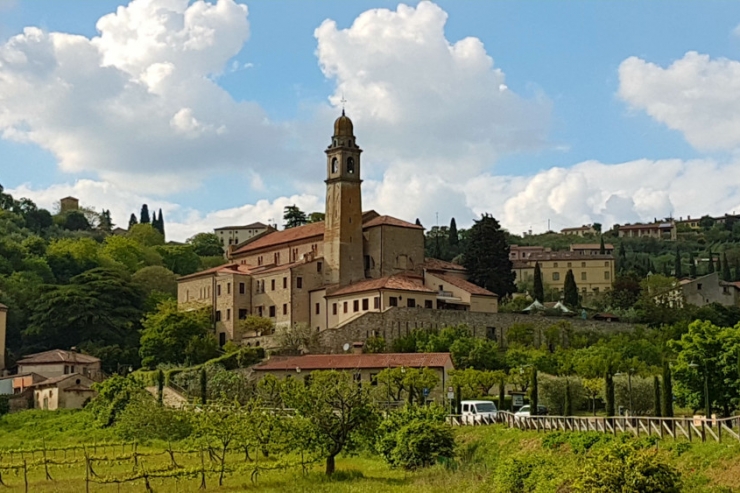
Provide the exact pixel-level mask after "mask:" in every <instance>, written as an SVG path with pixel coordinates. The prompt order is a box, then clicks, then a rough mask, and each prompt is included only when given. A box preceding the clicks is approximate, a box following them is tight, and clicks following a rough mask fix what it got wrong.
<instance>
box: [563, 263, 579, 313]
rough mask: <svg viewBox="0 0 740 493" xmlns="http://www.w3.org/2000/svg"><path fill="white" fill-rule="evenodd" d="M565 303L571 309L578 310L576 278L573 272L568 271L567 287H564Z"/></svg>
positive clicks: (566, 277)
mask: <svg viewBox="0 0 740 493" xmlns="http://www.w3.org/2000/svg"><path fill="white" fill-rule="evenodd" d="M563 301H564V302H565V304H566V305H568V306H569V307H571V308H578V306H579V304H580V303H579V302H578V286H577V285H576V278H575V276H574V275H573V270H572V269H568V273H567V274H565V285H564V286H563Z"/></svg>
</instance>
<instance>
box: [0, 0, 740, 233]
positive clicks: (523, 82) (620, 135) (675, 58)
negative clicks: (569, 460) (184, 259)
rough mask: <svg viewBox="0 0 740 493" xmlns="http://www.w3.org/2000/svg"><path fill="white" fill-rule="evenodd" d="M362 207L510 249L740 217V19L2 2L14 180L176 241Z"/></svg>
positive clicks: (683, 9) (46, 197)
mask: <svg viewBox="0 0 740 493" xmlns="http://www.w3.org/2000/svg"><path fill="white" fill-rule="evenodd" d="M342 99H344V100H345V101H346V103H345V109H346V112H347V115H348V116H349V117H350V118H352V120H353V122H354V128H355V135H356V138H357V143H358V145H360V147H362V149H363V151H364V152H363V154H362V163H363V166H362V169H363V179H364V183H363V208H364V209H365V210H369V209H375V210H376V211H378V212H379V213H381V214H389V215H393V216H396V217H399V218H402V219H405V220H408V221H414V220H415V219H416V218H419V219H420V220H421V222H422V224H423V225H424V226H425V227H427V228H429V227H431V226H434V225H435V224H440V225H447V224H449V221H450V219H451V218H452V217H454V218H455V219H456V222H457V224H458V226H459V227H469V226H470V225H471V224H472V223H473V221H474V220H475V219H476V218H478V217H480V215H481V214H483V213H490V214H492V215H493V216H494V217H496V218H497V219H499V221H500V222H501V223H502V225H503V226H504V227H506V228H507V229H509V230H510V231H511V232H513V233H517V234H521V233H522V232H524V231H529V230H532V231H534V232H542V231H545V230H547V228H548V225H549V227H550V228H551V229H552V230H555V231H557V230H560V229H561V228H565V227H573V226H579V225H581V224H589V223H594V222H599V223H602V224H603V225H604V226H605V227H606V228H608V227H611V226H612V225H613V224H615V223H627V222H637V221H652V220H654V219H656V218H657V219H662V218H664V217H669V216H672V217H675V218H679V217H686V216H694V217H697V216H701V215H704V214H710V215H722V214H725V213H732V212H738V213H740V2H735V1H733V2H730V1H708V0H703V1H696V2H692V1H688V0H686V1H682V2H672V1H658V0H655V1H650V2H617V1H606V0H605V1H589V2H587V1H567V2H549V1H545V0H540V1H527V2H521V1H514V0H512V1H495V2H493V1H492V2H478V1H473V0H455V1H443V0H439V1H437V2H429V1H422V2H418V3H417V2H408V3H398V2H388V1H384V0H376V1H365V0H358V1H352V2H348V1H329V0H322V1H310V0H305V1H300V2H299V1H295V0H293V1H281V0H270V1H267V0H255V1H247V2H243V1H239V0H210V1H202V0H196V1H187V0H133V1H130V2H120V1H115V0H96V1H95V2H86V1H82V0H75V1H71V0H64V1H61V0H33V1H31V0H0V184H2V185H3V186H4V187H5V189H6V191H8V192H10V193H12V194H13V195H14V196H15V197H16V198H21V197H28V198H31V199H32V200H34V201H35V202H36V203H37V204H39V205H40V206H43V207H46V208H50V209H53V208H54V206H55V204H57V203H58V200H59V199H60V198H62V197H65V196H68V195H72V196H75V197H78V198H79V199H80V201H81V204H82V205H83V206H87V207H93V208H95V209H96V210H102V209H109V210H110V211H111V213H112V216H113V221H114V222H115V223H117V224H118V225H120V226H123V227H126V226H127V224H128V217H129V215H130V214H131V213H132V212H138V210H139V209H140V207H141V205H142V204H143V203H146V204H148V205H149V208H150V209H159V208H161V209H162V210H163V211H164V216H165V222H166V227H167V235H168V239H172V240H177V241H183V240H185V239H186V238H188V237H190V236H192V235H193V234H195V233H198V232H201V231H209V230H212V229H213V228H215V227H221V226H226V225H235V224H248V223H251V222H254V221H262V222H270V223H273V222H275V223H282V211H283V208H284V207H285V206H286V205H292V204H295V205H298V206H299V207H300V208H301V209H302V210H304V211H306V212H313V211H321V210H323V203H324V187H325V186H324V183H323V180H324V179H325V176H324V175H325V172H326V164H325V159H326V157H325V155H324V153H323V150H324V149H325V148H326V146H327V145H328V144H329V142H330V138H331V134H332V122H333V120H334V119H335V118H336V117H337V116H339V114H340V113H341V110H342V103H341V100H342Z"/></svg>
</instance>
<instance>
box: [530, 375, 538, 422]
mask: <svg viewBox="0 0 740 493" xmlns="http://www.w3.org/2000/svg"><path fill="white" fill-rule="evenodd" d="M539 393H540V389H539V385H538V384H537V368H532V386H531V387H530V394H529V414H530V415H531V416H536V415H537V414H538V411H539V408H538V406H539Z"/></svg>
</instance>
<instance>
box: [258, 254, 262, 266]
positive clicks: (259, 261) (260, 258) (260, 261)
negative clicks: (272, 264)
mask: <svg viewBox="0 0 740 493" xmlns="http://www.w3.org/2000/svg"><path fill="white" fill-rule="evenodd" d="M257 265H262V255H260V256H259V257H257Z"/></svg>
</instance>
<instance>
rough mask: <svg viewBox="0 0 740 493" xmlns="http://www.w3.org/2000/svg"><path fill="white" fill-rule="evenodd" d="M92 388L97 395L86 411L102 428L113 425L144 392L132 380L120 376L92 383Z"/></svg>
mask: <svg viewBox="0 0 740 493" xmlns="http://www.w3.org/2000/svg"><path fill="white" fill-rule="evenodd" d="M92 388H93V390H95V391H96V392H97V393H98V395H97V396H96V397H95V398H94V399H93V400H92V401H91V402H90V404H89V405H88V409H89V410H90V411H91V412H92V414H93V416H94V417H95V421H96V422H97V423H98V425H99V426H102V427H104V428H105V427H108V426H112V425H113V424H115V423H116V421H117V420H118V419H119V418H120V416H121V414H122V413H123V412H124V410H125V409H126V407H127V406H128V405H129V403H130V402H131V401H132V400H134V399H136V398H138V397H140V396H143V395H145V392H146V391H145V390H144V388H143V387H142V386H141V385H140V384H139V383H138V382H136V381H135V380H134V379H132V378H126V377H122V376H120V375H113V376H112V377H110V378H108V379H106V380H105V381H103V382H100V383H94V384H93V386H92Z"/></svg>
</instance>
